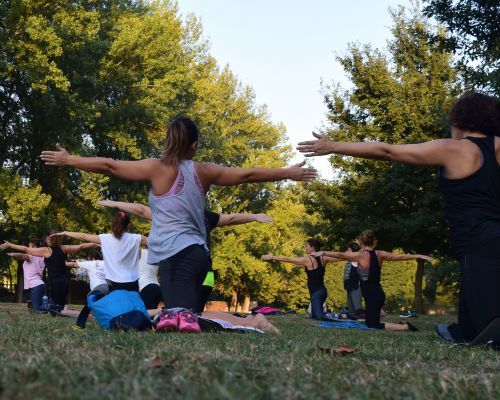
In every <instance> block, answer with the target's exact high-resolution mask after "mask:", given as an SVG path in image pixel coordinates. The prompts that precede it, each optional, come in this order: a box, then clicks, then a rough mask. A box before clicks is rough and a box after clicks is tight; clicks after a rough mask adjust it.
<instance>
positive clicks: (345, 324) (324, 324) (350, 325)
mask: <svg viewBox="0 0 500 400" xmlns="http://www.w3.org/2000/svg"><path fill="white" fill-rule="evenodd" d="M316 326H319V327H320V328H337V329H365V330H373V328H368V327H367V326H366V325H365V324H361V323H359V322H353V321H342V322H333V321H321V323H320V324H319V325H316Z"/></svg>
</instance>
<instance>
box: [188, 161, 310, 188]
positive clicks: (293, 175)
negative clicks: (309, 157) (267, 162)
mask: <svg viewBox="0 0 500 400" xmlns="http://www.w3.org/2000/svg"><path fill="white" fill-rule="evenodd" d="M304 165H305V161H304V162H302V163H300V164H297V165H293V166H291V167H289V168H229V167H222V166H220V165H217V164H211V163H202V164H198V166H197V173H198V176H199V177H200V180H201V183H202V184H203V187H204V189H205V190H206V191H208V189H209V188H210V185H219V186H234V185H239V184H242V183H253V182H274V181H281V180H285V179H291V180H294V181H306V182H308V181H312V180H313V179H315V178H316V177H317V172H316V170H315V169H314V168H303V167H304Z"/></svg>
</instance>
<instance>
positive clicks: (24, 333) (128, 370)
mask: <svg viewBox="0 0 500 400" xmlns="http://www.w3.org/2000/svg"><path fill="white" fill-rule="evenodd" d="M453 318H454V317H453V316H426V317H418V318H413V319H412V323H414V324H415V325H417V326H418V327H419V328H421V331H420V332H416V333H391V332H378V331H361V330H340V329H320V328H317V327H315V326H313V325H314V323H313V322H312V321H311V320H307V319H306V318H305V317H304V316H301V315H294V316H288V315H286V316H279V317H272V318H271V319H272V322H273V323H275V324H276V326H278V327H279V328H280V329H281V330H282V332H283V333H282V335H280V336H272V335H269V334H265V335H261V334H252V333H250V334H227V333H211V334H207V333H203V334H198V335H194V334H191V335H187V334H172V333H170V334H158V333H155V332H151V333H128V332H114V333H110V332H107V331H104V330H101V329H98V328H97V327H96V325H95V324H94V323H89V324H88V329H86V330H85V331H75V330H73V329H72V325H73V323H74V320H72V319H69V318H52V317H50V316H49V315H32V314H29V313H28V312H27V310H26V305H24V304H23V305H16V304H5V303H0V398H1V399H51V400H54V399H125V398H131V399H156V398H158V399H160V398H166V399H175V398H182V399H192V398H193V399H239V398H242V399H254V398H255V399H316V398H324V399H337V398H339V399H350V398H355V399H381V398H388V399H403V398H404V399H435V398H443V399H485V398H492V399H499V398H500V379H499V378H500V352H499V351H495V350H491V349H487V348H466V347H452V346H450V345H449V344H446V343H443V342H440V341H439V340H438V339H437V337H436V335H435V333H434V324H435V323H437V322H446V321H451V320H453ZM386 320H387V321H398V320H399V318H398V317H397V316H394V317H387V318H386ZM338 345H348V346H351V347H353V348H355V349H356V352H354V353H350V354H346V355H341V354H337V353H334V352H332V351H331V349H333V348H335V347H336V346H338ZM153 357H155V362H154V363H151V362H148V361H146V360H147V359H151V358H153ZM151 364H156V366H152V365H151Z"/></svg>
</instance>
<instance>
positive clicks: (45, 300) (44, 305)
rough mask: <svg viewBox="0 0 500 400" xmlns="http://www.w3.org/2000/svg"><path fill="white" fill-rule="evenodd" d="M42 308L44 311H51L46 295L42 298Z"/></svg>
mask: <svg viewBox="0 0 500 400" xmlns="http://www.w3.org/2000/svg"><path fill="white" fill-rule="evenodd" d="M40 308H41V309H42V310H43V311H47V310H48V309H49V298H48V297H47V296H46V295H44V296H43V297H42V306H41V307H40Z"/></svg>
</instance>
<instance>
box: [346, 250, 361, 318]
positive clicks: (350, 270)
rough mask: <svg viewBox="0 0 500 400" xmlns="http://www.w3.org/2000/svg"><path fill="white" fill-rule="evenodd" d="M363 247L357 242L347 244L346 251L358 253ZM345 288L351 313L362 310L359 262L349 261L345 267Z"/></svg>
mask: <svg viewBox="0 0 500 400" xmlns="http://www.w3.org/2000/svg"><path fill="white" fill-rule="evenodd" d="M360 249H361V247H360V246H359V244H358V243H356V242H351V243H349V244H348V245H347V251H346V252H353V253H357V252H358V251H359V250H360ZM344 289H345V291H346V295H347V307H348V309H349V312H351V313H359V312H360V310H361V288H360V286H359V273H358V263H357V262H356V261H347V262H346V264H345V267H344ZM358 315H359V314H358Z"/></svg>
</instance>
